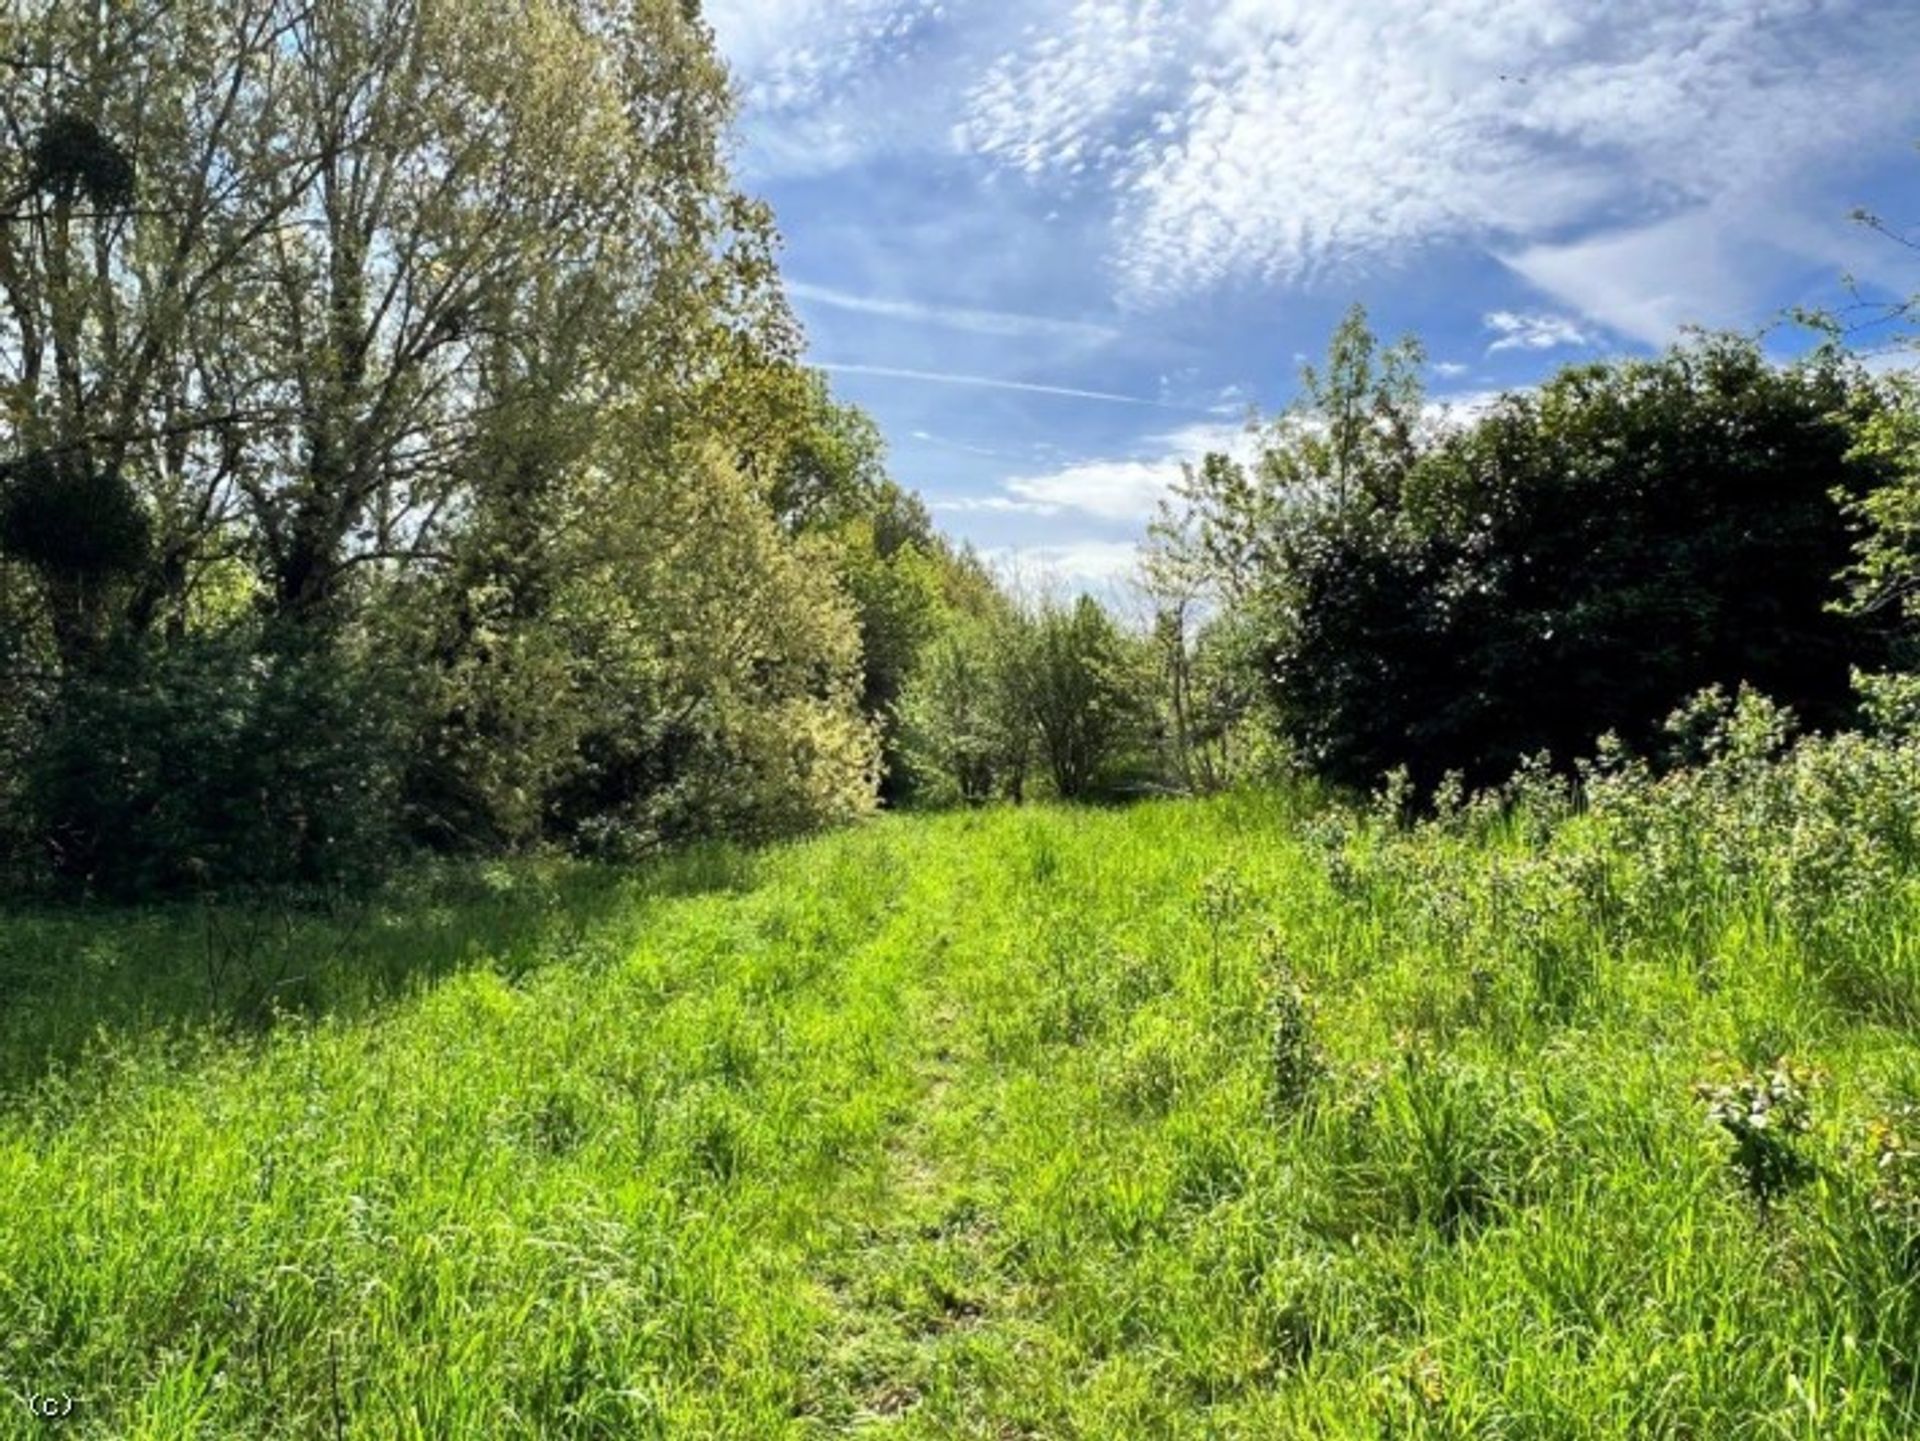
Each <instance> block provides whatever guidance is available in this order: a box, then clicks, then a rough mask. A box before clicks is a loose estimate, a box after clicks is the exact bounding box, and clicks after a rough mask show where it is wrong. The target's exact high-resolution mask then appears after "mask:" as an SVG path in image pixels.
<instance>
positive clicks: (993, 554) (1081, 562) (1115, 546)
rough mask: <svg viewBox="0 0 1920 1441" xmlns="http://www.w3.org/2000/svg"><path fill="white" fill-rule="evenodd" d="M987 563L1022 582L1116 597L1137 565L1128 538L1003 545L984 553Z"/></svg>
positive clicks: (1137, 557)
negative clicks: (1050, 543)
mask: <svg viewBox="0 0 1920 1441" xmlns="http://www.w3.org/2000/svg"><path fill="white" fill-rule="evenodd" d="M985 558H986V561H987V563H988V564H989V565H991V566H992V567H993V568H994V569H995V570H997V571H999V572H1000V573H1001V574H1002V575H1005V576H1008V577H1011V578H1013V579H1015V580H1016V581H1018V582H1020V583H1021V584H1023V585H1026V584H1038V585H1039V586H1040V587H1042V588H1043V589H1046V588H1051V589H1067V590H1086V591H1092V592H1094V593H1095V594H1102V595H1105V596H1107V597H1110V598H1111V597H1115V596H1117V595H1118V594H1119V593H1120V591H1121V589H1122V588H1123V587H1124V585H1125V583H1126V582H1127V581H1128V580H1130V579H1131V578H1132V577H1133V576H1134V574H1135V573H1136V572H1137V571H1138V570H1139V568H1140V546H1139V543H1138V542H1136V541H1131V540H1071V541H1062V542H1060V543H1059V544H1056V545H1025V546H1003V547H1000V548H997V549H994V550H989V551H987V552H985Z"/></svg>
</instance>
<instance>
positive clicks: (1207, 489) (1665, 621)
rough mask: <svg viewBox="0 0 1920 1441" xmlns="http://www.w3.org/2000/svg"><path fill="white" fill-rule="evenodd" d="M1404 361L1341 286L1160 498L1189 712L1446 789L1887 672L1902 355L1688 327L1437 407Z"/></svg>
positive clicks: (1350, 765) (1159, 543)
mask: <svg viewBox="0 0 1920 1441" xmlns="http://www.w3.org/2000/svg"><path fill="white" fill-rule="evenodd" d="M1423 370H1424V360H1423V357H1422V355H1421V352H1420V348H1419V346H1418V345H1417V344H1416V343H1414V342H1412V341H1402V342H1400V343H1399V344H1397V345H1393V346H1382V345H1381V344H1380V342H1379V341H1378V339H1377V338H1376V337H1375V336H1374V335H1373V334H1372V333H1371V332H1370V330H1369V329H1368V327H1367V325H1366V322H1365V317H1364V314H1362V313H1360V312H1358V311H1356V312H1355V313H1354V314H1352V315H1351V316H1349V318H1348V320H1347V321H1346V322H1345V323H1344V324H1343V325H1342V326H1341V328H1340V329H1339V331H1338V332H1337V333H1336V335H1335V336H1334V338H1333V342H1332V345H1331V347H1330V350H1329V354H1328V357H1327V361H1326V363H1325V365H1324V366H1323V367H1320V368H1317V369H1309V370H1308V371H1307V372H1306V374H1305V376H1304V386H1303V393H1302V398H1301V400H1300V402H1299V403H1298V404H1297V406H1296V407H1295V408H1294V409H1292V410H1290V411H1289V412H1287V413H1286V414H1284V415H1282V416H1280V417H1279V418H1278V419H1276V420H1274V421H1273V422H1271V423H1270V424H1269V425H1267V426H1266V427H1265V428H1264V430H1263V431H1262V432H1261V435H1260V443H1259V445H1258V446H1257V447H1256V454H1255V456H1254V458H1253V459H1252V460H1251V462H1249V463H1241V462H1237V461H1235V460H1233V459H1230V458H1228V457H1225V456H1218V455H1216V456H1212V457H1209V458H1208V459H1207V460H1206V462H1205V463H1204V464H1202V465H1200V466H1198V467H1196V468H1194V469H1193V470H1191V471H1190V472H1189V474H1188V476H1187V478H1186V482H1185V484H1184V485H1183V486H1181V487H1180V488H1179V492H1178V495H1177V496H1176V498H1175V500H1174V501H1173V502H1172V503H1170V504H1169V505H1168V506H1167V507H1165V509H1164V511H1163V514H1162V517H1161V519H1160V522H1159V523H1158V525H1157V526H1156V527H1155V543H1154V545H1153V547H1152V555H1151V557H1150V560H1149V562H1148V571H1149V577H1150V589H1151V590H1153V591H1154V593H1156V594H1157V595H1159V596H1160V597H1161V598H1162V600H1163V609H1162V614H1163V616H1164V617H1165V619H1164V621H1163V625H1165V626H1167V627H1170V628H1171V629H1172V631H1173V632H1174V633H1175V636H1176V639H1175V641H1174V644H1173V654H1174V655H1175V656H1176V657H1185V664H1186V665H1188V666H1191V665H1193V664H1195V663H1196V662H1201V661H1204V662H1207V663H1208V665H1209V667H1210V669H1211V670H1212V671H1213V672H1215V673H1216V674H1218V673H1222V672H1224V673H1225V674H1226V675H1229V676H1233V675H1237V676H1238V678H1239V679H1238V682H1237V683H1229V684H1226V685H1224V686H1220V687H1218V694H1219V695H1221V696H1222V697H1224V698H1225V701H1226V704H1225V706H1224V707H1221V706H1218V705H1216V706H1213V707H1208V706H1204V705H1203V706H1201V707H1199V711H1200V715H1201V722H1200V724H1199V725H1198V726H1197V727H1196V725H1195V723H1194V722H1193V721H1192V720H1189V721H1188V723H1187V727H1186V730H1187V731H1188V732H1189V733H1191V732H1192V731H1194V730H1195V729H1198V730H1200V731H1202V732H1204V731H1205V730H1206V729H1207V728H1208V727H1211V728H1212V729H1213V730H1215V731H1218V730H1220V729H1222V728H1226V729H1232V728H1234V727H1247V728H1250V729H1251V730H1253V731H1254V732H1255V733H1257V734H1259V735H1261V736H1263V737H1265V738H1266V739H1268V740H1269V741H1270V742H1271V745H1270V747H1269V751H1268V754H1269V755H1270V756H1278V757H1280V758H1281V759H1282V760H1283V761H1284V763H1285V764H1288V765H1290V766H1292V767H1295V768H1298V769H1302V770H1305V771H1308V772H1310V773H1312V774H1314V775H1317V776H1320V777H1323V778H1325V779H1327V780H1329V781H1332V782H1334V783H1337V784H1340V785H1344V786H1349V787H1356V788H1366V787H1372V786H1375V785H1377V784H1379V783H1380V781H1381V780H1382V778H1383V777H1384V776H1386V775H1387V774H1388V773H1389V772H1393V771H1404V772H1405V774H1406V777H1407V780H1408V782H1410V783H1411V784H1412V786H1413V787H1414V788H1415V789H1416V790H1417V791H1421V792H1431V791H1433V790H1434V789H1436V788H1441V787H1444V788H1446V789H1448V790H1450V791H1457V790H1458V789H1459V788H1460V787H1466V788H1468V789H1473V788H1476V787H1481V786H1485V785H1488V784H1492V783H1495V782H1497V781H1500V780H1502V779H1504V778H1505V777H1507V776H1509V775H1511V774H1513V773H1514V772H1515V771H1516V770H1518V769H1520V768H1521V767H1522V766H1523V764H1525V763H1528V762H1530V761H1533V760H1536V759H1537V758H1538V757H1540V756H1542V755H1546V756H1549V757H1550V758H1551V761H1552V763H1554V764H1555V765H1558V766H1560V767H1562V768H1565V767H1569V766H1571V765H1572V764H1573V763H1574V762H1576V761H1578V760H1579V759H1581V758H1583V757H1591V756H1592V755H1593V754H1594V753H1595V748H1596V745H1597V744H1598V743H1599V742H1600V739H1601V737H1603V736H1608V735H1610V736H1612V737H1613V738H1614V739H1615V740H1616V741H1618V742H1619V743H1620V744H1621V745H1622V746H1624V747H1625V748H1626V749H1627V750H1628V751H1630V752H1632V753H1635V754H1639V755H1642V756H1645V757H1647V758H1648V759H1649V760H1650V761H1652V762H1653V763H1655V764H1659V763H1661V762H1663V761H1666V760H1669V759H1671V760H1690V759H1694V758H1695V757H1691V756H1688V755H1684V754H1681V752H1683V751H1684V750H1685V747H1684V746H1680V747H1676V745H1675V743H1674V742H1673V740H1672V738H1671V736H1669V735H1668V733H1667V732H1666V731H1665V730H1664V729H1663V726H1664V723H1665V721H1666V719H1667V718H1668V717H1669V715H1670V714H1671V713H1672V712H1673V711H1675V709H1676V708H1678V707H1681V706H1682V705H1683V704H1685V703H1686V702H1688V700H1689V699H1690V698H1691V697H1693V696H1695V695H1697V694H1699V693H1701V692H1704V691H1708V690H1711V689H1713V688H1716V687H1718V688H1720V689H1721V690H1722V691H1724V692H1727V693H1731V692H1733V691H1734V690H1736V689H1738V688H1739V687H1742V686H1749V687H1752V688H1754V689H1755V690H1757V691H1759V692H1762V693H1764V694H1765V695H1767V696H1769V697H1771V698H1772V700H1773V701H1775V702H1776V703H1778V704H1781V705H1784V706H1786V707H1788V708H1790V709H1791V711H1792V712H1793V713H1794V714H1795V715H1796V716H1797V717H1798V719H1799V720H1800V721H1801V722H1802V723H1804V724H1806V725H1809V726H1811V727H1813V728H1814V729H1816V730H1833V729H1836V728H1844V727H1847V726H1850V725H1852V724H1853V723H1854V721H1855V719H1856V713H1857V707H1858V703H1859V695H1858V691H1859V689H1860V686H1859V684H1858V679H1859V677H1860V676H1863V675H1868V676H1870V675H1874V674H1878V673H1883V672H1889V671H1891V672H1896V673H1897V672H1901V671H1904V670H1905V669H1907V668H1908V667H1910V665H1911V663H1912V660H1913V649H1912V645H1911V639H1910V637H1909V635H1908V634H1907V632H1906V628H1905V622H1906V620H1907V619H1908V616H1907V614H1906V613H1905V612H1906V611H1907V610H1909V609H1910V607H1911V604H1912V597H1913V594H1914V581H1915V579H1916V577H1920V525H1916V517H1920V391H1917V390H1916V387H1915V384H1914V380H1913V376H1912V375H1911V373H1909V372H1905V371H1901V370H1898V369H1896V370H1894V371H1892V372H1891V373H1885V374H1880V375H1876V374H1874V373H1872V372H1871V371H1870V370H1869V369H1868V368H1867V367H1865V366H1863V365H1862V364H1861V363H1860V362H1859V361H1858V360H1857V359H1855V358H1853V357H1851V356H1850V355H1849V354H1848V353H1847V352H1846V350H1845V348H1844V347H1843V346H1841V345H1839V344H1837V343H1833V342H1829V343H1824V344H1821V345H1819V346H1817V347H1816V348H1815V349H1814V350H1813V351H1812V353H1811V354H1810V355H1808V356H1807V357H1806V358H1805V359H1803V360H1800V361H1798V362H1797V363H1794V364H1790V365H1778V364H1774V363H1772V362H1771V361H1769V359H1768V358H1767V357H1766V355H1765V354H1764V353H1763V351H1762V350H1761V348H1760V346H1759V344H1758V343H1757V342H1755V341H1753V340H1750V339H1746V338H1740V337H1730V336H1718V337H1697V338H1695V339H1692V340H1690V341H1688V342H1686V343H1684V344H1682V345H1680V346H1678V347H1676V348H1675V349H1672V350H1670V351H1668V352H1667V353H1666V354H1664V355H1662V356H1659V357H1657V358H1654V359H1648V360H1619V361H1609V362H1603V363H1596V364H1584V365H1576V366H1572V367H1569V368H1567V369H1564V370H1562V371H1560V372H1559V373H1558V374H1557V375H1555V376H1553V377H1552V378H1551V379H1549V380H1548V381H1547V382H1546V383H1544V384H1543V385H1541V386H1540V387H1539V388H1538V389H1536V390H1532V391H1526V392H1518V393H1512V394H1506V395H1502V396H1500V397H1498V398H1497V399H1495V400H1492V401H1491V402H1490V403H1488V404H1486V405H1485V406H1484V408H1482V409H1481V410H1480V411H1479V412H1478V413H1474V414H1450V413H1448V412H1446V411H1445V410H1443V409H1440V408H1436V407H1435V406H1433V405H1431V404H1430V403H1429V402H1428V400H1427V398H1426V396H1425V394H1424V392H1423V389H1422V386H1421V381H1420V377H1421V374H1422V372H1423ZM1196 614H1197V615H1198V616H1199V617H1200V618H1201V619H1200V624H1199V626H1198V628H1197V635H1196V636H1195V637H1194V638H1193V639H1192V640H1191V641H1189V643H1188V644H1186V645H1185V646H1184V647H1182V646H1181V645H1180V643H1179V641H1178V639H1177V634H1178V632H1179V631H1180V630H1182V629H1186V628H1187V627H1186V626H1185V625H1184V623H1183V621H1184V618H1185V617H1188V616H1192V615H1196ZM1174 709H1175V710H1176V712H1178V711H1182V710H1184V711H1188V712H1191V711H1192V710H1193V705H1192V702H1191V701H1187V702H1185V703H1184V704H1182V705H1178V706H1175V707H1174Z"/></svg>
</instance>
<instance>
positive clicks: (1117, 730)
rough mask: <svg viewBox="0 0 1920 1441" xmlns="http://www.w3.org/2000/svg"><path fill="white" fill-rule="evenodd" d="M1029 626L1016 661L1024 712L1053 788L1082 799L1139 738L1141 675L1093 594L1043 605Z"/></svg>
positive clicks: (1018, 687)
mask: <svg viewBox="0 0 1920 1441" xmlns="http://www.w3.org/2000/svg"><path fill="white" fill-rule="evenodd" d="M1027 627H1028V629H1027V635H1026V637H1025V647H1024V653H1023V654H1021V655H1020V656H1019V658H1018V660H1017V662H1016V664H1017V671H1016V680H1015V684H1016V686H1017V694H1018V705H1019V709H1020V710H1021V712H1023V713H1024V714H1025V715H1026V716H1027V717H1028V719H1029V720H1030V722H1031V725H1032V730H1033V734H1034V737H1035V739H1036V742H1037V744H1038V749H1039V753H1040V756H1041V758H1042V759H1043V760H1044V761H1045V763H1046V766H1047V772H1048V775H1049V776H1050V777H1051V779H1052V781H1053V786H1054V790H1055V791H1056V792H1057V793H1058V794H1059V795H1060V796H1062V797H1063V798H1065V799H1068V800H1078V799H1081V798H1083V797H1085V796H1087V795H1089V794H1091V793H1092V792H1093V790H1094V788H1095V786H1096V784H1097V783H1098V782H1099V781H1100V779H1101V777H1102V775H1103V774H1104V773H1105V772H1106V771H1107V770H1108V768H1109V767H1111V766H1112V765H1113V764H1114V763H1115V762H1116V761H1118V760H1119V759H1121V758H1122V756H1123V755H1124V754H1125V753H1126V751H1127V749H1128V747H1129V746H1130V745H1131V744H1132V743H1133V742H1135V741H1136V740H1137V738H1138V733H1139V726H1140V722H1141V719H1142V714H1143V703H1144V697H1143V687H1142V685H1141V680H1142V677H1141V675H1140V673H1139V670H1138V668H1137V666H1136V664H1135V663H1134V658H1133V657H1132V656H1130V655H1129V654H1128V642H1127V638H1126V637H1125V636H1124V635H1122V633H1121V631H1120V628H1119V627H1118V626H1117V625H1115V624H1114V622H1113V618H1112V617H1111V616H1109V615H1108V614H1107V612H1106V610H1105V608H1104V607H1102V606H1101V605H1100V603H1099V602H1098V601H1096V600H1094V599H1093V597H1091V596H1087V595H1082V596H1080V597H1079V598H1078V599H1077V600H1075V601H1073V602H1072V603H1071V604H1065V603H1061V602H1058V601H1052V600H1049V601H1045V602H1043V603H1042V604H1041V606H1040V608H1039V611H1038V613H1037V614H1036V615H1035V616H1033V617H1032V618H1031V619H1030V620H1029V621H1028V622H1027Z"/></svg>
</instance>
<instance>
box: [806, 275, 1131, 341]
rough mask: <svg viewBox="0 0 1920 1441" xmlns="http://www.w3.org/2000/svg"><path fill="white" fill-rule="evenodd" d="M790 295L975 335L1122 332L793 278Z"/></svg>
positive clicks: (1111, 335) (1101, 337) (1067, 336)
mask: <svg viewBox="0 0 1920 1441" xmlns="http://www.w3.org/2000/svg"><path fill="white" fill-rule="evenodd" d="M787 294H788V295H790V296H793V297H794V298H795V299H798V300H806V301H811V302H812V303H813V304H815V305H824V306H827V307H829V308H831V309H835V310H851V311H855V312H858V313H859V314H862V315H876V316H880V317H881V318H883V319H887V320H901V321H906V322H908V323H910V324H917V325H937V326H944V327H946V328H948V329H951V330H965V331H970V332H972V333H973V334H975V335H998V336H1008V337H1013V338H1016V339H1058V340H1078V341H1085V342H1088V343H1099V342H1102V341H1108V340H1113V339H1115V338H1117V337H1118V336H1119V334H1120V332H1119V331H1117V330H1115V329H1114V328H1113V327H1112V326H1108V325H1094V324H1091V323H1089V322H1087V321H1081V320H1058V319H1055V318H1053V317H1052V316H1045V315H1019V314H1015V313H1012V312H1009V311H1004V310H967V309H963V308H961V307H958V306H951V305H929V304H927V303H925V302H923V301H918V300H888V299H883V298H880V297H877V296H870V295H852V294H849V293H848V292H846V291H844V290H834V289H830V288H829V287H827V286H824V285H809V284H807V283H806V282H804V281H798V280H789V281H788V282H787Z"/></svg>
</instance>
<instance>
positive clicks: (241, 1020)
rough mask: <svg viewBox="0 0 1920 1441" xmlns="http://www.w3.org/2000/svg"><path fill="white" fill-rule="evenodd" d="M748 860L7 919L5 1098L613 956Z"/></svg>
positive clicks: (720, 888) (704, 850)
mask: <svg viewBox="0 0 1920 1441" xmlns="http://www.w3.org/2000/svg"><path fill="white" fill-rule="evenodd" d="M756 870H757V866H756V861H755V858H754V856H753V855H752V854H751V853H750V852H747V851H743V850H740V849H738V848H734V847H729V846H721V845H706V846H699V847H694V848H690V849H687V850H684V851H680V852H676V853H674V854H672V855H668V856H663V857H661V858H659V859H656V860H653V861H649V862H646V863H643V864H639V865H633V866H610V865H591V864H586V863H582V862H573V861H558V860H524V861H495V862H474V863H469V864H454V863H447V864H435V865H431V866H423V867H420V868H418V869H416V870H413V871H410V872H408V873H407V874H405V875H404V876H402V877H399V878H396V879H395V880H394V881H392V882H390V883H389V884H388V885H386V886H385V887H384V888H383V889H382V890H381V891H380V892H378V893H377V894H375V895H373V896H371V897H368V898H364V899H359V900H351V901H339V900H334V901H329V902H326V903H306V904H301V903H299V902H296V901H295V900H293V899H291V898H289V897H286V896H274V897H267V898H261V899H254V900H249V901H244V902H242V901H229V902H225V903H221V904H206V903H201V902H178V903H172V904H168V905H156V906H145V907H138V908H116V907H105V906H90V905H89V906H46V907H25V908H21V907H15V908H11V909H0V1104H4V1103H6V1102H7V1101H8V1100H9V1099H10V1098H12V1097H14V1096H16V1095H17V1094H18V1093H19V1092H21V1091H23V1090H25V1089H27V1088H29V1087H31V1086H33V1085H34V1084H35V1082H37V1081H38V1080H39V1079H41V1078H42V1077H43V1076H45V1075H46V1074H47V1073H48V1072H49V1071H51V1070H54V1069H56V1068H57V1067H59V1066H61V1065H62V1064H64V1063H66V1062H69V1061H72V1060H74V1059H76V1058H78V1057H79V1056H80V1055H82V1054H83V1053H84V1051H85V1050H86V1049H87V1048H88V1046H89V1045H90V1044H92V1043H94V1042H95V1041H96V1040H97V1039H99V1038H101V1037H102V1036H105V1037H107V1038H117V1037H125V1036H130V1035H146V1034H152V1033H156V1032H171V1031H175V1030H180V1029H194V1028H208V1027H211V1028H215V1029H218V1030H222V1031H226V1032H229V1033H237V1034H246V1033H249V1032H254V1033H261V1032H265V1031H267V1030H269V1029H271V1027H272V1025H273V1024H274V1021H275V1020H276V1019H277V1018H278V1017H279V1016H281V1015H287V1014H292V1015H300V1016H304V1017H309V1018H315V1019H318V1018H322V1017H331V1016H344V1017H354V1016H359V1015H365V1014H368V1013H370V1012H372V1011H374V1010H377V1009H378V1008H379V1007H381V1006H382V1005H385V1004H387V1003H390V1002H392V1001H394V1000H397V999H400V998H402V997H404V996H406V995H408V994H410V993H412V992H414V991H416V990H418V989H420V988H422V987H424V986H427V985H431V984H432V983H433V982H434V981H436V980H439V979H441V978H443V977H446V976H449V975H452V974H454V973H456V972H459V971H463V970H468V969H472V968H476V967H485V968H487V969H491V970H495V971H498V972H500V973H501V974H503V975H505V976H507V977H509V978H518V977H520V976H523V975H525V974H527V973H529V972H531V971H535V970H538V969H540V968H541V967H544V966H548V965H551V964H553V963H555V962H563V961H564V962H572V963H588V964H591V963H597V962H603V961H613V960H618V959H619V958H620V956H621V955H623V954H624V953H625V952H626V950H627V949H628V948H629V947H630V946H631V945H632V943H633V942H634V940H635V939H636V938H637V936H638V934H639V932H640V930H641V929H642V928H643V927H644V926H645V924H646V920H647V916H648V914H649V912H650V910H651V908H652V906H653V904H654V903H656V902H660V901H665V900H670V899H673V898H677V897H687V896H697V895H704V894H711V893H718V892H730V891H743V890H747V889H750V888H751V887H752V885H753V884H754V879H755V873H756Z"/></svg>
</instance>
